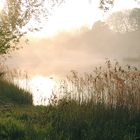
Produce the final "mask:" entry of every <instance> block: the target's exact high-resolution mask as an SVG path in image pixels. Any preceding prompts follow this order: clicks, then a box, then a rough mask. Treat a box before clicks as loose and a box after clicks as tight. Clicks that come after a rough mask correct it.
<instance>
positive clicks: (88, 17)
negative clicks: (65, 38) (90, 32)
mask: <svg viewBox="0 0 140 140" xmlns="http://www.w3.org/2000/svg"><path fill="white" fill-rule="evenodd" d="M99 3H100V0H66V2H65V3H63V4H61V5H60V6H59V7H57V8H54V10H53V12H52V14H51V15H50V16H49V17H48V20H47V21H43V19H42V21H43V22H44V25H43V29H42V30H41V31H40V32H38V33H35V34H34V33H31V35H30V36H32V37H37V38H44V37H48V36H49V37H52V36H54V35H57V34H58V33H59V32H73V31H78V30H79V29H81V27H83V26H84V27H88V28H89V29H90V28H91V27H92V26H93V24H94V23H95V22H96V21H97V20H100V19H101V20H102V19H103V18H106V17H107V16H109V15H110V14H111V13H112V12H116V11H120V10H124V9H132V8H134V7H138V4H137V3H136V2H135V1H134V0H115V3H114V7H113V9H112V10H110V12H109V13H108V14H106V16H105V15H104V14H103V11H102V10H101V9H99ZM46 6H47V3H46Z"/></svg>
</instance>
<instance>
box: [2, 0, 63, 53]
mask: <svg viewBox="0 0 140 140" xmlns="http://www.w3.org/2000/svg"><path fill="white" fill-rule="evenodd" d="M62 1H63V0H46V1H45V0H5V5H4V8H3V9H2V10H1V11H0V54H6V53H8V52H9V51H11V50H14V49H18V47H17V45H16V44H17V43H18V42H19V40H20V38H21V37H22V36H23V35H24V34H26V33H27V32H28V31H33V30H39V28H40V27H35V26H34V25H31V27H30V28H27V26H26V25H27V24H28V23H29V22H30V21H31V20H34V21H38V22H40V21H41V18H40V15H41V16H42V14H43V16H44V18H46V17H47V14H49V10H48V9H47V8H46V7H45V6H44V2H46V3H47V4H48V7H49V9H51V8H53V6H55V5H56V4H60V3H61V2H62ZM25 27H26V28H27V29H26V31H25Z"/></svg>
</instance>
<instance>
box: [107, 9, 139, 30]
mask: <svg viewBox="0 0 140 140" xmlns="http://www.w3.org/2000/svg"><path fill="white" fill-rule="evenodd" d="M107 24H108V25H109V26H110V27H111V28H112V29H113V30H114V31H116V32H120V33H125V32H132V31H138V30H140V8H134V9H132V10H125V11H119V12H116V13H113V14H112V15H111V16H110V17H109V18H108V19H107Z"/></svg>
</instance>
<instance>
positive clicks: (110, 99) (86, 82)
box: [52, 60, 140, 110]
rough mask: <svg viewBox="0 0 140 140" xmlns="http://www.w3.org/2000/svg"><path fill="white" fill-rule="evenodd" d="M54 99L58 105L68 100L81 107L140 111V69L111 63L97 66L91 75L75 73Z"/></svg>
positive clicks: (63, 83) (70, 75) (65, 82)
mask: <svg viewBox="0 0 140 140" xmlns="http://www.w3.org/2000/svg"><path fill="white" fill-rule="evenodd" d="M52 96H53V97H52V101H54V100H55V102H56V103H57V101H58V100H59V99H62V98H65V99H66V100H76V101H77V102H78V103H79V104H81V103H91V102H92V103H94V104H99V103H101V104H105V105H106V106H108V107H111V108H112V107H113V108H116V107H124V108H125V107H128V108H129V109H135V110H140V70H138V68H136V67H133V66H129V65H126V66H121V65H120V64H119V63H118V62H117V61H115V62H111V61H110V60H107V61H106V63H105V65H104V66H102V67H101V66H100V67H96V68H95V69H94V70H93V71H92V72H91V73H84V74H83V75H80V74H78V72H76V71H71V73H70V74H69V75H68V76H67V77H66V79H64V80H62V81H61V82H60V86H59V88H57V90H56V91H54V94H52Z"/></svg>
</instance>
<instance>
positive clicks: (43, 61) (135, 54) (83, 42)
mask: <svg viewBox="0 0 140 140" xmlns="http://www.w3.org/2000/svg"><path fill="white" fill-rule="evenodd" d="M98 4H99V1H98V0H90V1H88V0H82V1H81V0H76V1H75V0H69V1H67V2H66V3H65V4H63V5H61V6H60V7H59V8H56V9H55V10H54V11H53V12H52V16H51V17H49V20H48V21H47V23H46V22H45V21H44V23H43V24H44V29H43V31H41V32H38V33H30V34H29V35H28V36H29V38H30V41H29V44H28V45H26V44H25V43H21V44H22V46H24V47H23V49H21V50H19V51H16V52H13V53H12V54H11V56H12V57H11V58H10V59H8V60H7V64H8V66H9V67H11V68H21V69H24V70H26V71H27V72H29V74H33V75H34V74H40V75H45V76H50V75H65V74H67V73H68V72H69V71H70V70H71V69H75V70H78V71H82V72H83V71H88V70H92V69H93V68H94V66H95V65H98V64H100V63H103V62H104V61H105V58H110V59H117V60H125V61H126V63H127V60H130V61H131V60H132V61H133V60H136V59H138V61H137V63H139V59H140V58H139V57H140V56H139V54H140V47H139V44H140V40H139V36H140V33H139V32H132V33H129V34H127V33H125V34H119V33H115V32H113V31H111V30H109V28H108V27H106V26H102V23H100V22H97V23H96V24H95V25H94V23H95V22H96V21H97V20H101V19H102V18H103V13H102V12H101V11H100V10H99V9H98ZM137 6H138V5H136V3H135V2H134V1H133V0H123V1H122V0H118V1H117V2H116V3H115V6H114V8H113V9H112V11H118V10H122V9H131V8H133V7H137ZM131 58H132V59H131ZM135 62H136V61H135Z"/></svg>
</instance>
